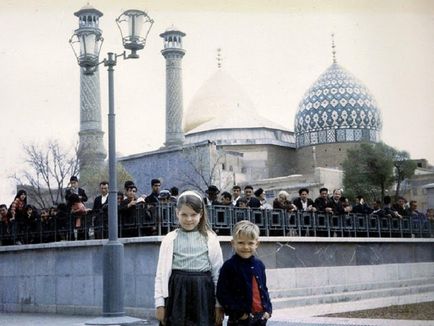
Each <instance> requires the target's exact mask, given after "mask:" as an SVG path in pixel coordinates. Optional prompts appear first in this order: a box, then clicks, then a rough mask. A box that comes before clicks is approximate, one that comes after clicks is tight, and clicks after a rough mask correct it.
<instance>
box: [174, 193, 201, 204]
mask: <svg viewBox="0 0 434 326" xmlns="http://www.w3.org/2000/svg"><path fill="white" fill-rule="evenodd" d="M184 196H194V197H196V198H199V199H200V200H201V201H202V197H201V195H199V194H198V193H197V192H196V191H192V190H187V191H184V192H183V193H182V194H181V195H179V197H178V202H179V199H180V198H181V197H184Z"/></svg>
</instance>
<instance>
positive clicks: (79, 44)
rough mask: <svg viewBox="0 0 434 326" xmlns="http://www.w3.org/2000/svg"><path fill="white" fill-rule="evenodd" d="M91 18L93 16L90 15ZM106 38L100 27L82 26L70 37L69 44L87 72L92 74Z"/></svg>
mask: <svg viewBox="0 0 434 326" xmlns="http://www.w3.org/2000/svg"><path fill="white" fill-rule="evenodd" d="M89 18H91V16H89ZM103 42H104V38H103V37H102V35H101V30H100V29H99V28H98V27H93V26H89V25H88V26H87V27H83V26H81V27H80V28H79V29H77V30H75V32H74V34H73V35H72V36H71V38H70V39H69V44H70V45H71V47H72V50H73V51H74V55H75V57H76V58H77V61H78V64H79V65H80V67H83V68H84V71H85V73H87V74H92V73H93V72H94V70H95V67H96V66H97V65H98V58H99V53H100V51H101V47H102V43H103Z"/></svg>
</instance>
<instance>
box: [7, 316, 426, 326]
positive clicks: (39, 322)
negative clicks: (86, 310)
mask: <svg viewBox="0 0 434 326" xmlns="http://www.w3.org/2000/svg"><path fill="white" fill-rule="evenodd" d="M94 318H95V317H88V316H65V315H54V314H28V313H0V326H84V323H85V322H87V321H90V320H92V319H94ZM285 319H286V320H285ZM143 325H152V326H156V325H158V323H157V322H155V321H152V322H150V323H137V324H135V325H134V326H143ZM267 325H269V326H342V325H357V326H362V325H365V326H389V325H393V326H429V325H431V326H432V325H434V321H409V320H393V321H391V320H384V319H353V318H351V319H349V318H330V317H295V318H293V317H291V318H290V317H287V318H284V317H282V316H281V317H278V318H277V317H276V318H272V319H271V320H270V321H269V322H268V323H267Z"/></svg>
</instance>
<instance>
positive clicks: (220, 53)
mask: <svg viewBox="0 0 434 326" xmlns="http://www.w3.org/2000/svg"><path fill="white" fill-rule="evenodd" d="M222 62H223V58H222V49H221V48H218V49H217V68H221V67H222Z"/></svg>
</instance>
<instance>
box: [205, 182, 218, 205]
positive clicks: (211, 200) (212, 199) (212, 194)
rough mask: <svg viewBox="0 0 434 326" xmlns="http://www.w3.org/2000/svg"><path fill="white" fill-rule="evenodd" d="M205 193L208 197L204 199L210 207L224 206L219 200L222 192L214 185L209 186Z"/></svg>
mask: <svg viewBox="0 0 434 326" xmlns="http://www.w3.org/2000/svg"><path fill="white" fill-rule="evenodd" d="M205 193H206V197H205V198H204V200H205V203H206V204H207V205H208V206H212V205H221V204H222V203H220V202H219V201H218V199H217V195H218V194H219V193H220V190H219V188H217V187H216V186H214V185H210V186H208V189H207V190H206V191H205Z"/></svg>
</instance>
